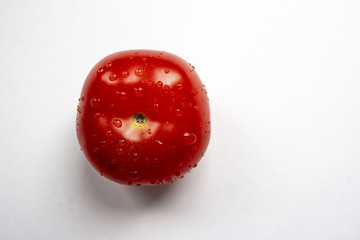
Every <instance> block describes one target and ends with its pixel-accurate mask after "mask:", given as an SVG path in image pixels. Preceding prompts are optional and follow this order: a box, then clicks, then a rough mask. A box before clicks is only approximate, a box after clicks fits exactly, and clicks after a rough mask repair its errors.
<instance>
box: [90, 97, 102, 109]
mask: <svg viewBox="0 0 360 240" xmlns="http://www.w3.org/2000/svg"><path fill="white" fill-rule="evenodd" d="M90 105H91V106H92V107H93V108H97V107H99V106H100V98H92V99H91V101H90Z"/></svg>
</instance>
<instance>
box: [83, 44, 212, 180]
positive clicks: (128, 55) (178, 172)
mask: <svg viewBox="0 0 360 240" xmlns="http://www.w3.org/2000/svg"><path fill="white" fill-rule="evenodd" d="M77 110H78V113H77V120H76V121H77V136H78V140H79V143H80V145H81V147H82V150H83V152H84V154H85V155H86V157H87V159H88V160H89V162H90V163H91V164H92V165H93V166H94V167H95V169H97V170H98V171H99V172H100V173H101V174H102V175H103V176H105V177H107V178H109V179H111V180H113V181H115V182H118V183H121V184H128V185H138V186H139V185H154V184H162V183H166V182H173V181H174V180H175V179H177V178H181V177H183V175H184V174H186V173H187V172H189V171H190V170H191V169H192V168H194V167H196V166H197V163H198V162H199V160H200V159H201V158H202V157H203V155H204V153H205V151H206V148H207V146H208V143H209V140H210V110H209V99H208V96H207V92H206V90H205V86H204V85H203V84H202V82H201V80H200V79H199V77H198V75H197V74H196V72H195V70H194V67H193V66H192V65H191V64H189V63H188V62H186V61H184V60H183V59H181V58H179V57H177V56H176V55H173V54H170V53H167V52H162V51H153V50H130V51H123V52H118V53H115V54H112V55H109V56H107V57H105V58H104V59H102V60H101V61H100V62H98V63H97V64H96V65H95V66H94V68H93V69H92V70H91V71H90V73H89V75H88V77H87V78H86V81H85V83H84V86H83V89H82V93H81V97H80V99H79V105H78V109H77Z"/></svg>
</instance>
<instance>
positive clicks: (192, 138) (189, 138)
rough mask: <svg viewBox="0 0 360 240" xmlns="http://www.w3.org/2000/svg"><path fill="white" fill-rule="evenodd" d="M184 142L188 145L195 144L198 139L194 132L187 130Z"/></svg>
mask: <svg viewBox="0 0 360 240" xmlns="http://www.w3.org/2000/svg"><path fill="white" fill-rule="evenodd" d="M183 138H184V142H185V144H187V145H191V144H194V143H195V142H196V140H197V137H196V135H195V134H194V133H189V132H185V133H184V135H183Z"/></svg>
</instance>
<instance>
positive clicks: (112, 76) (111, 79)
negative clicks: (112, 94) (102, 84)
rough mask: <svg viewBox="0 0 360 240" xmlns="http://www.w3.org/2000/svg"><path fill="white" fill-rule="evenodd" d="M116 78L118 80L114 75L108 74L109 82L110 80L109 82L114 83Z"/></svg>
mask: <svg viewBox="0 0 360 240" xmlns="http://www.w3.org/2000/svg"><path fill="white" fill-rule="evenodd" d="M117 78H118V76H117V75H116V74H115V73H112V74H110V76H109V80H110V81H115V80H116V79H117Z"/></svg>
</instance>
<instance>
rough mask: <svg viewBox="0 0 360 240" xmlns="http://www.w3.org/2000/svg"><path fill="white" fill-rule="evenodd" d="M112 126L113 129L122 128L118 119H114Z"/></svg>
mask: <svg viewBox="0 0 360 240" xmlns="http://www.w3.org/2000/svg"><path fill="white" fill-rule="evenodd" d="M113 124H114V126H115V127H117V128H120V127H121V126H122V122H121V120H120V119H114V120H113Z"/></svg>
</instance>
